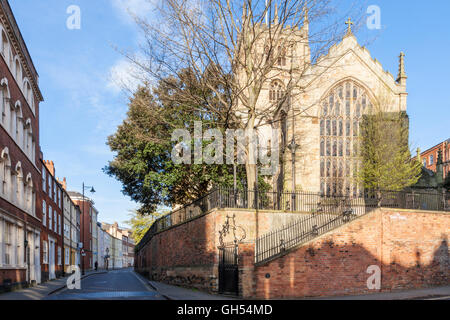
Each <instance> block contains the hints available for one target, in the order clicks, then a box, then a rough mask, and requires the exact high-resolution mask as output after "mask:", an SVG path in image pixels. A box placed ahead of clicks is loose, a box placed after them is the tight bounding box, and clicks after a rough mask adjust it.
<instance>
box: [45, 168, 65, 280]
mask: <svg viewBox="0 0 450 320" xmlns="http://www.w3.org/2000/svg"><path fill="white" fill-rule="evenodd" d="M42 163H43V165H42V180H41V181H42V233H41V240H42V281H47V280H53V279H56V278H59V277H61V275H62V274H63V271H64V270H63V256H62V255H63V247H64V243H63V237H62V236H63V231H62V229H63V227H62V226H63V223H64V216H63V192H62V186H61V184H60V183H59V182H58V180H57V179H56V176H55V165H54V163H53V161H43V162H42Z"/></svg>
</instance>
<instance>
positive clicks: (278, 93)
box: [269, 80, 284, 102]
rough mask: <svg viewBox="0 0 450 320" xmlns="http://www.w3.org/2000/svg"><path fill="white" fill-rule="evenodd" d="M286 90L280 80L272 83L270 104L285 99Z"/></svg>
mask: <svg viewBox="0 0 450 320" xmlns="http://www.w3.org/2000/svg"><path fill="white" fill-rule="evenodd" d="M283 95H284V89H283V84H282V83H281V81H279V80H275V81H272V83H271V84H270V89H269V100H270V102H278V101H280V100H281V99H282V98H283Z"/></svg>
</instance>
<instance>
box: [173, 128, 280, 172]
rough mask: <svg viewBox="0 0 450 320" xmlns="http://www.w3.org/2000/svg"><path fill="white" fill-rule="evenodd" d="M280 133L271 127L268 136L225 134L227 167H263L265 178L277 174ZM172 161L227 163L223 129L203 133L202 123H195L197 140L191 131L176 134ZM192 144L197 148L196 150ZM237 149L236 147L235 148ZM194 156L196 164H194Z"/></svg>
mask: <svg viewBox="0 0 450 320" xmlns="http://www.w3.org/2000/svg"><path fill="white" fill-rule="evenodd" d="M279 138H280V130H279V129H276V128H270V129H268V130H264V134H262V133H258V132H257V130H242V129H236V130H234V129H227V130H226V131H225V142H226V144H225V162H226V164H251V165H254V164H260V165H262V167H261V169H260V174H261V175H273V174H274V173H276V171H277V170H278V164H279V143H278V141H279ZM171 140H172V142H176V145H175V146H174V147H173V149H172V153H171V158H172V161H173V162H174V163H175V164H191V163H194V164H202V163H206V164H224V163H225V162H224V138H223V135H222V132H221V131H220V130H219V129H208V130H206V131H205V132H204V133H203V130H202V123H201V122H200V121H195V122H194V139H193V140H192V136H191V133H190V132H189V131H188V130H187V129H176V130H174V131H173V132H172V139H171ZM192 141H193V148H194V150H192V146H191V145H192ZM235 147H236V148H235ZM192 153H193V155H194V161H193V162H192Z"/></svg>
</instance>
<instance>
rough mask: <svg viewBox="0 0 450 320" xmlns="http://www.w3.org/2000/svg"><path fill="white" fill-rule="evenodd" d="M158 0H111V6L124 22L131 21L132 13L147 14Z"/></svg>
mask: <svg viewBox="0 0 450 320" xmlns="http://www.w3.org/2000/svg"><path fill="white" fill-rule="evenodd" d="M157 2H158V0H113V6H114V7H115V8H116V9H117V11H118V12H119V15H120V17H121V18H122V19H123V20H124V21H125V22H132V21H133V15H137V16H140V17H143V16H147V15H149V14H150V12H151V11H152V10H153V8H154V7H155V5H156V3H157Z"/></svg>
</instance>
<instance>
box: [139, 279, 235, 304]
mask: <svg viewBox="0 0 450 320" xmlns="http://www.w3.org/2000/svg"><path fill="white" fill-rule="evenodd" d="M147 281H148V280H147ZM148 283H149V284H150V286H151V287H152V288H154V289H155V290H157V291H158V292H159V293H160V294H161V295H162V296H163V297H165V298H166V299H168V300H235V299H237V298H236V297H228V296H224V295H214V294H209V293H206V292H202V291H199V290H196V289H186V288H182V287H178V286H173V285H168V284H165V283H162V282H156V281H148Z"/></svg>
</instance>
